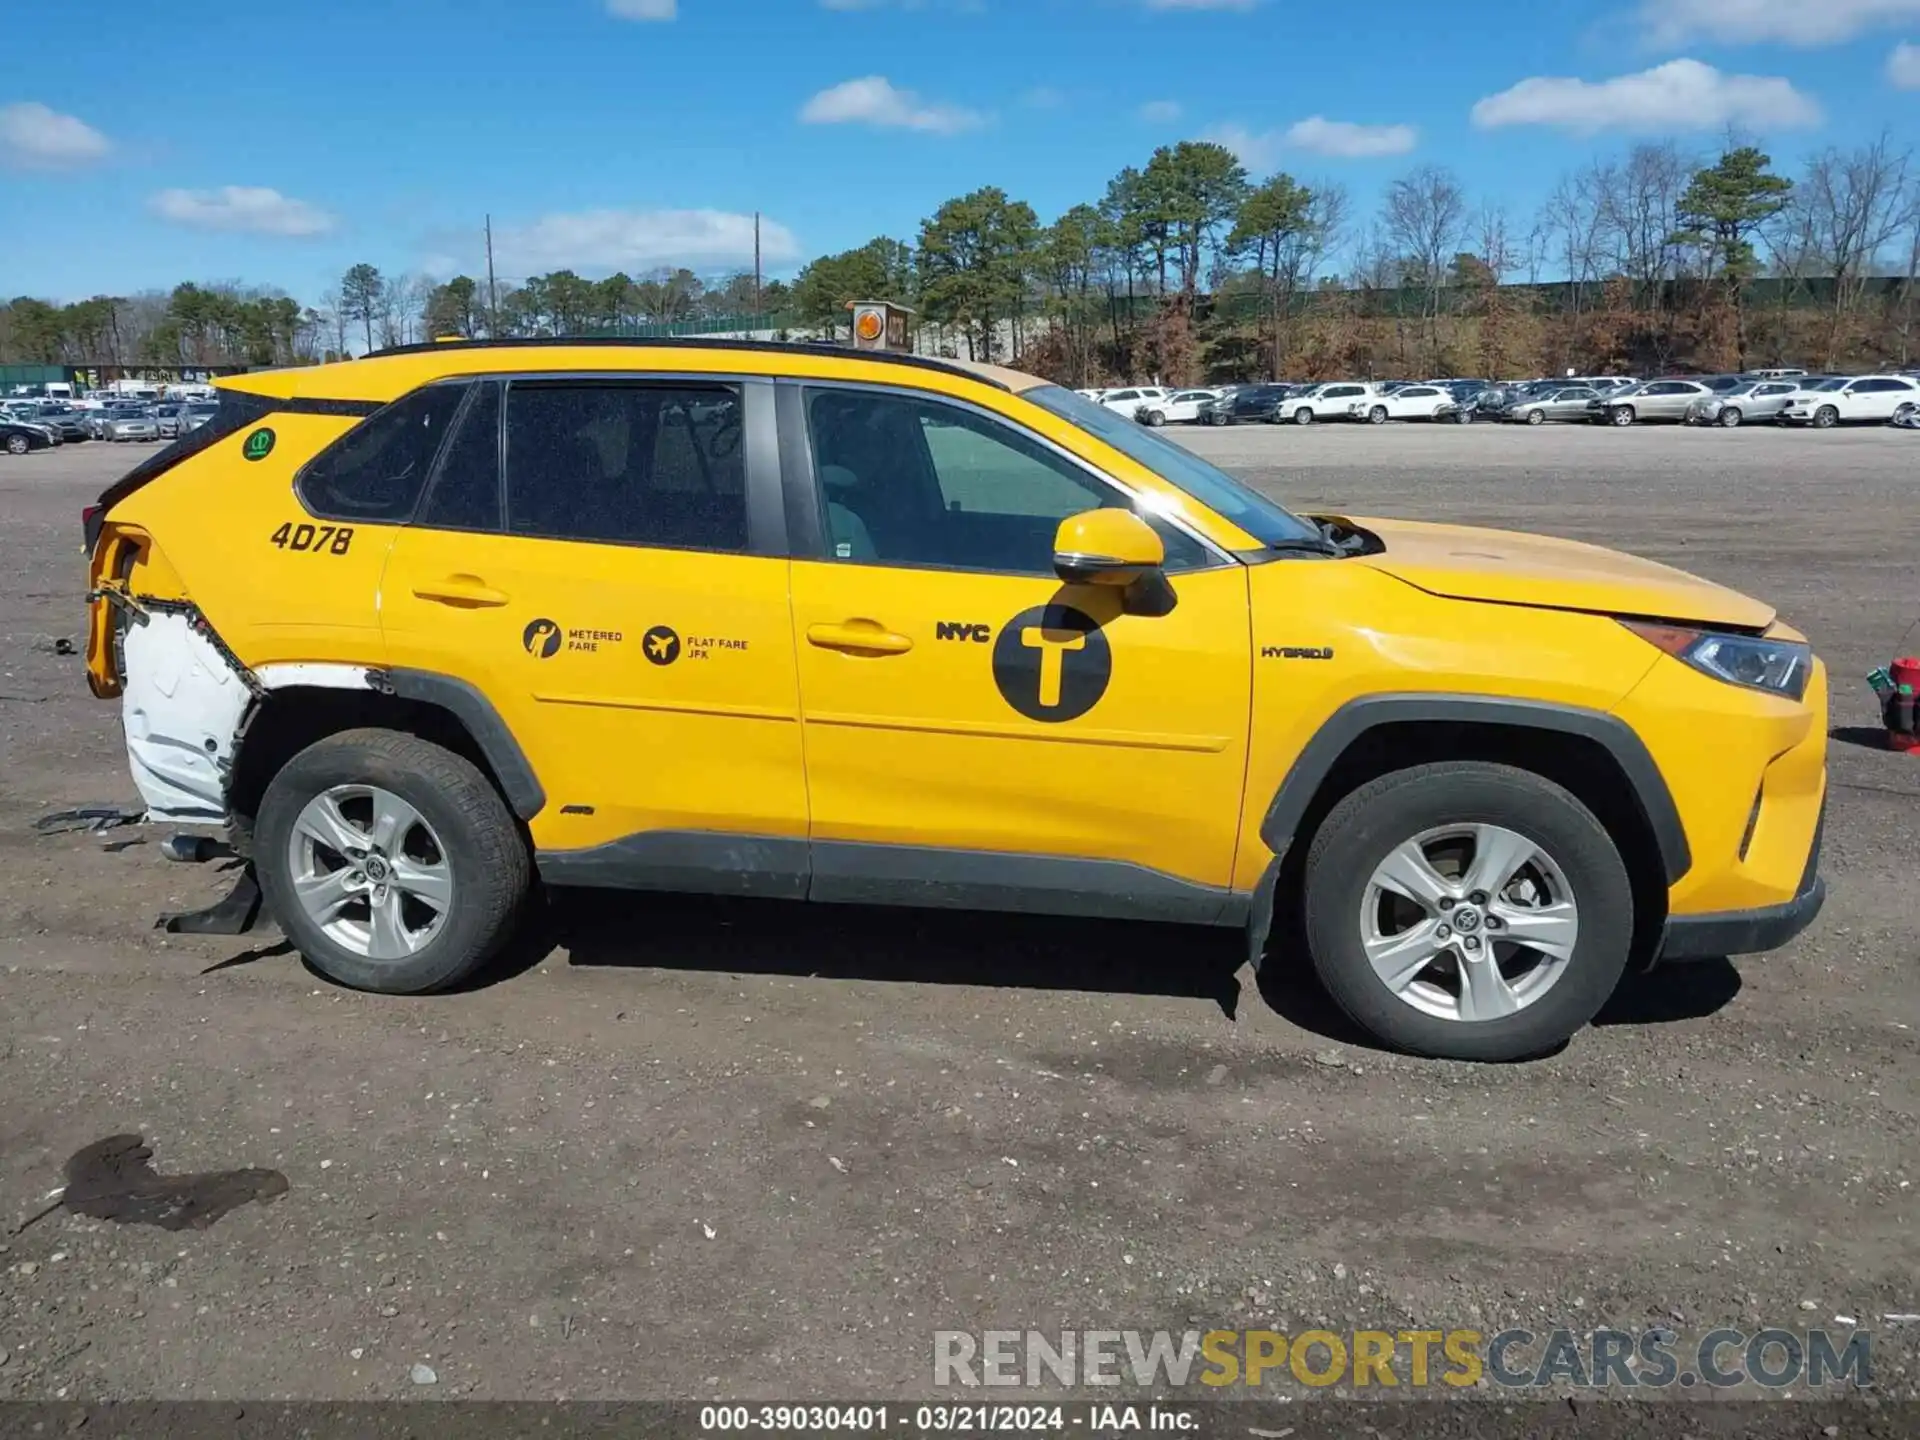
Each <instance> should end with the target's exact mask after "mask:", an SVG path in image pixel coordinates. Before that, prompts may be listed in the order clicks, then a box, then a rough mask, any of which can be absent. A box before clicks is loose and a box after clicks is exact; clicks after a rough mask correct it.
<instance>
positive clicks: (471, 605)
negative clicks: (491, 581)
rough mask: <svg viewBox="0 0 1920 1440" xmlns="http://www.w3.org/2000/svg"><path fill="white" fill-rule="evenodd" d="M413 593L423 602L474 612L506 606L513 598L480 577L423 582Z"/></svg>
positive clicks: (472, 576)
mask: <svg viewBox="0 0 1920 1440" xmlns="http://www.w3.org/2000/svg"><path fill="white" fill-rule="evenodd" d="M413 593H414V595H415V596H417V597H418V598H419V599H422V600H432V601H434V602H435V603H437V604H441V605H454V606H458V607H460V608H462V609H474V610H478V609H486V608H490V607H494V606H499V605H505V604H507V603H508V601H509V600H510V598H511V597H510V596H508V594H507V593H506V591H504V590H495V589H493V588H492V587H491V586H489V585H487V584H486V583H485V582H483V581H482V580H481V579H480V577H479V576H478V575H448V576H445V577H443V578H441V579H439V580H423V581H422V582H421V583H420V584H418V585H415V586H414V587H413Z"/></svg>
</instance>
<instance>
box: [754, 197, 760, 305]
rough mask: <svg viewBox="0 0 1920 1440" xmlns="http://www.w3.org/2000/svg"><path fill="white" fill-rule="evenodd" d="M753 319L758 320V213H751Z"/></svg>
mask: <svg viewBox="0 0 1920 1440" xmlns="http://www.w3.org/2000/svg"><path fill="white" fill-rule="evenodd" d="M753 318H754V319H755V320H758V319H759V318H760V212H759V211H758V210H756V211H754V212H753Z"/></svg>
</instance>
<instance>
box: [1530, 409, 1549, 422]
mask: <svg viewBox="0 0 1920 1440" xmlns="http://www.w3.org/2000/svg"><path fill="white" fill-rule="evenodd" d="M1546 423H1547V412H1546V411H1544V410H1529V411H1527V424H1529V425H1544V424H1546Z"/></svg>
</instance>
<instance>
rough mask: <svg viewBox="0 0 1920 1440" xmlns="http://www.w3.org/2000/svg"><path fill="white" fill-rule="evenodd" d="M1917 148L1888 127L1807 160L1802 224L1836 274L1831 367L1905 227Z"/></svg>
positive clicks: (1827, 356)
mask: <svg viewBox="0 0 1920 1440" xmlns="http://www.w3.org/2000/svg"><path fill="white" fill-rule="evenodd" d="M1911 158H1912V153H1911V152H1910V151H1907V150H1896V149H1895V148H1894V146H1893V142H1892V139H1891V138H1890V137H1889V136H1888V135H1887V134H1886V133H1885V132H1884V131H1883V132H1882V133H1881V135H1880V137H1879V138H1878V139H1877V140H1875V141H1874V142H1873V143H1872V144H1871V145H1864V146H1861V147H1860V148H1859V149H1857V150H1850V151H1840V150H1833V149H1828V150H1823V151H1821V152H1820V153H1818V154H1817V155H1814V156H1813V157H1811V158H1810V159H1809V160H1808V161H1807V168H1806V174H1805V175H1804V177H1803V178H1802V179H1801V181H1800V184H1799V186H1798V188H1797V192H1796V193H1797V195H1798V199H1799V203H1798V205H1797V206H1796V207H1795V208H1796V210H1797V211H1798V220H1797V224H1798V225H1799V227H1800V228H1801V229H1802V230H1803V232H1804V234H1805V237H1806V241H1807V243H1808V244H1809V245H1810V246H1811V248H1812V249H1813V251H1814V252H1815V253H1816V254H1817V255H1818V256H1819V258H1820V260H1821V261H1822V262H1823V268H1824V269H1825V270H1826V272H1827V273H1828V274H1829V275H1831V276H1832V277H1833V305H1832V308H1831V310H1830V312H1829V317H1828V324H1827V335H1826V346H1825V349H1826V353H1825V355H1824V356H1823V363H1824V364H1827V365H1831V364H1833V363H1834V358H1835V355H1836V354H1837V352H1839V351H1840V350H1841V349H1843V348H1845V344H1846V341H1847V338H1848V337H1847V332H1848V331H1849V330H1850V328H1851V325H1852V321H1853V319H1854V317H1855V315H1856V312H1857V311H1858V310H1859V307H1860V301H1861V299H1862V297H1863V296H1864V295H1865V294H1866V290H1867V282H1868V281H1869V280H1871V279H1872V278H1873V276H1874V274H1875V273H1876V272H1877V271H1878V269H1879V268H1880V266H1881V265H1882V263H1883V262H1884V260H1885V256H1886V252H1887V249H1888V247H1889V246H1891V245H1892V243H1893V241H1894V240H1895V238H1896V237H1898V236H1899V235H1900V234H1901V233H1902V231H1903V230H1904V229H1905V228H1906V225H1907V212H1908V208H1909V205H1910V204H1911V200H1910V196H1909V191H1908V186H1907V174H1908V171H1909V169H1910V168H1911Z"/></svg>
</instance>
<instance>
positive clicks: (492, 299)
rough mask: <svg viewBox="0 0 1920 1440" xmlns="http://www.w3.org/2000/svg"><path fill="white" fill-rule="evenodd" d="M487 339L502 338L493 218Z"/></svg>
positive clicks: (489, 226)
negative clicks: (494, 253) (495, 273)
mask: <svg viewBox="0 0 1920 1440" xmlns="http://www.w3.org/2000/svg"><path fill="white" fill-rule="evenodd" d="M487 338H488V339H489V340H498V339H499V338H500V291H499V288H498V287H497V286H496V285H495V284H494V283H493V216H491V215H489V216H487Z"/></svg>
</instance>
